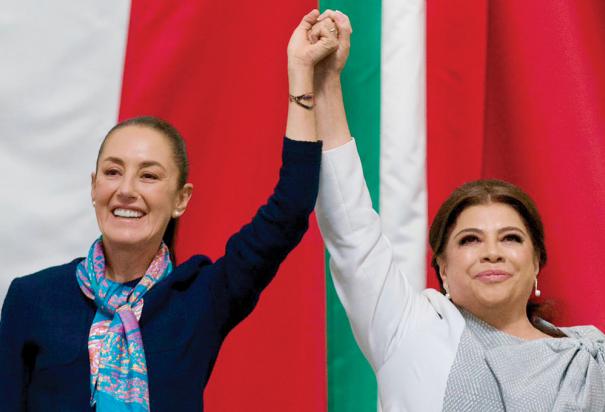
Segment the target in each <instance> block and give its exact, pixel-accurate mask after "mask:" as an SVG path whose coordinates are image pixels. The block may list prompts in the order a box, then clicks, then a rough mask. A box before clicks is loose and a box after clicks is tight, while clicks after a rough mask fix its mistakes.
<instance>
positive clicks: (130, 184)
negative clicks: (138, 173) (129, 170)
mask: <svg viewBox="0 0 605 412" xmlns="http://www.w3.org/2000/svg"><path fill="white" fill-rule="evenodd" d="M135 186H136V185H135V178H134V176H128V175H125V176H124V177H123V178H122V180H121V181H120V186H119V187H118V193H117V195H118V199H119V200H120V201H121V202H132V201H133V200H136V198H137V191H136V187H135Z"/></svg>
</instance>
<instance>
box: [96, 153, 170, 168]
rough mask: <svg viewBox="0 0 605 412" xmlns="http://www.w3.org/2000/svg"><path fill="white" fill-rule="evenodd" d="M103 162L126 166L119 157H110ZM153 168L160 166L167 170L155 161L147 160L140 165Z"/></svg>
mask: <svg viewBox="0 0 605 412" xmlns="http://www.w3.org/2000/svg"><path fill="white" fill-rule="evenodd" d="M103 162H112V163H117V164H119V165H120V166H124V161H123V160H122V159H120V158H119V157H113V156H109V157H106V158H105V159H103ZM152 166H158V167H161V168H162V169H164V170H165V169H166V168H165V167H164V166H163V165H162V164H161V163H160V162H156V161H155V160H145V161H143V162H141V164H140V167H141V168H145V167H152Z"/></svg>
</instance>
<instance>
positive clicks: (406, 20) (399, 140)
mask: <svg viewBox="0 0 605 412" xmlns="http://www.w3.org/2000/svg"><path fill="white" fill-rule="evenodd" d="M381 52H382V56H381V60H382V61H381V66H382V67H381V76H382V79H381V80H382V84H381V93H382V96H381V105H382V106H381V116H382V117H381V126H380V127H381V137H380V138H381V140H380V151H381V157H380V215H381V218H382V223H383V232H384V233H385V235H386V236H387V237H388V238H389V239H390V240H391V243H392V244H393V248H394V251H395V260H396V261H397V262H398V263H399V265H400V267H401V268H402V271H403V273H405V274H406V275H407V277H408V280H409V282H410V284H411V285H412V286H413V287H415V288H416V289H417V290H421V289H424V287H425V285H426V236H427V235H426V233H427V191H426V108H425V106H426V104H425V102H426V91H425V83H426V82H425V79H426V75H425V72H426V69H425V66H426V64H425V55H426V53H425V2H424V0H383V2H382V50H381Z"/></svg>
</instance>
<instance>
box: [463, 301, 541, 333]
mask: <svg viewBox="0 0 605 412" xmlns="http://www.w3.org/2000/svg"><path fill="white" fill-rule="evenodd" d="M467 310H468V309H467ZM469 312H471V313H472V314H473V315H475V316H476V317H478V318H479V319H481V320H482V321H484V322H486V323H489V324H490V325H492V326H493V327H494V328H496V329H498V330H500V331H502V332H504V333H506V334H508V335H512V336H515V337H517V338H521V339H524V340H532V339H540V338H544V337H547V336H548V335H546V334H545V333H544V332H542V331H540V330H539V329H537V328H536V327H535V326H534V325H533V324H532V323H531V322H530V320H529V318H528V317H527V313H526V311H525V308H522V309H521V310H513V311H511V310H505V309H503V308H499V307H494V308H483V309H482V310H480V311H473V310H469Z"/></svg>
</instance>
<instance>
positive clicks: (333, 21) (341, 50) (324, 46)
mask: <svg viewBox="0 0 605 412" xmlns="http://www.w3.org/2000/svg"><path fill="white" fill-rule="evenodd" d="M351 32H352V29H351V23H350V22H349V18H348V17H347V16H346V15H345V14H343V13H341V12H339V11H334V10H326V11H324V12H323V13H322V14H321V15H320V14H319V11H318V10H312V11H311V12H310V13H308V14H307V15H305V16H304V17H303V19H302V20H301V22H300V24H299V25H298V27H296V29H295V30H294V32H293V33H292V37H291V38H290V42H289V43H288V69H289V71H290V73H291V74H292V71H293V70H311V71H313V72H314V73H315V74H316V75H315V78H316V84H317V80H321V79H323V78H324V77H326V76H330V75H340V72H341V71H342V69H343V68H344V65H345V63H346V61H347V58H348V56H349V48H350V39H351Z"/></svg>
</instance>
